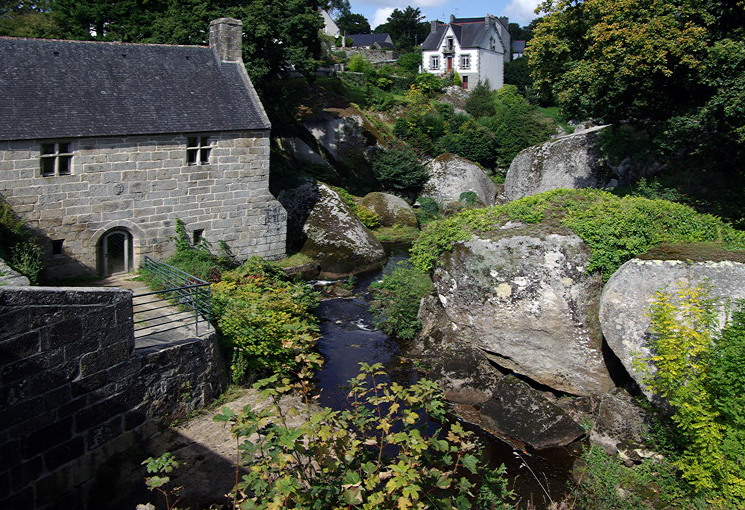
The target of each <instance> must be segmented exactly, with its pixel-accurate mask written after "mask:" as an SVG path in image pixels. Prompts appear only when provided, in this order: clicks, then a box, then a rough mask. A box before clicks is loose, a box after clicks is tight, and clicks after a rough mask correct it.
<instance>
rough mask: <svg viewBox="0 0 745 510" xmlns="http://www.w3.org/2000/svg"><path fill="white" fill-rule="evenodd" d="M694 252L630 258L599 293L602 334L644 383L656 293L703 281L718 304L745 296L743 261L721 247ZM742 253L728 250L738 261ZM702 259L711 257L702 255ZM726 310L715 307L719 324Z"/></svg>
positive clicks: (744, 266)
mask: <svg viewBox="0 0 745 510" xmlns="http://www.w3.org/2000/svg"><path fill="white" fill-rule="evenodd" d="M694 251H695V250H694ZM694 251H692V252H691V253H685V252H680V254H679V255H680V260H674V259H672V260H662V259H659V258H657V259H655V258H654V254H650V257H651V258H649V259H646V260H642V259H639V258H635V259H632V260H629V261H628V262H626V263H625V264H623V265H622V266H621V267H620V268H619V269H618V271H616V272H615V273H614V274H613V276H612V277H611V278H610V280H608V283H607V284H606V285H605V288H604V289H603V293H602V296H601V298H600V326H601V328H602V331H603V335H604V336H605V339H606V341H607V342H608V346H609V347H610V348H611V350H612V351H613V352H614V353H615V355H616V356H618V358H619V359H620V360H621V363H623V365H624V367H626V370H627V371H628V373H629V374H630V375H631V376H632V377H633V378H634V380H636V382H637V383H639V384H640V386H642V388H643V387H644V382H643V380H644V377H645V374H644V372H643V371H640V370H639V368H640V367H641V366H643V365H644V364H645V363H646V362H648V360H649V358H650V357H651V352H650V349H649V347H648V345H647V343H648V340H649V338H650V331H649V327H650V322H651V319H650V316H649V311H650V307H651V305H652V302H653V301H654V299H655V293H656V292H658V291H665V292H669V293H672V294H675V293H676V292H677V290H678V288H679V286H680V285H688V286H697V285H704V286H705V287H707V288H708V289H709V296H710V297H711V298H713V299H715V300H717V301H718V302H719V303H720V304H723V305H724V304H727V303H732V302H734V301H735V300H738V299H745V263H742V262H735V261H731V260H724V257H726V256H727V252H722V251H720V252H717V253H716V254H714V256H711V257H707V256H706V254H705V253H701V252H700V251H695V252H694ZM742 255H743V253H742V252H729V256H730V257H732V258H739V259H740V260H742ZM688 257H691V258H688ZM645 258H646V256H645ZM665 258H668V256H665ZM706 258H712V259H714V260H709V261H706V260H703V259H706ZM696 259H699V260H698V261H696ZM725 309H726V307H719V308H718V310H719V323H720V325H723V324H724V320H725ZM647 395H648V396H651V395H650V394H649V393H647Z"/></svg>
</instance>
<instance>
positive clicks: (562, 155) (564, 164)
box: [504, 126, 625, 200]
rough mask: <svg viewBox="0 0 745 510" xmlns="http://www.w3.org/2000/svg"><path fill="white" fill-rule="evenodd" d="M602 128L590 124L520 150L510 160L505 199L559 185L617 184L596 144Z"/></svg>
mask: <svg viewBox="0 0 745 510" xmlns="http://www.w3.org/2000/svg"><path fill="white" fill-rule="evenodd" d="M604 128H605V126H597V127H593V128H589V129H587V130H584V131H581V132H580V133H577V134H571V135H566V136H562V137H559V138H556V139H554V140H550V141H548V142H545V143H542V144H539V145H535V146H533V147H529V148H527V149H525V150H523V151H522V152H520V153H519V154H518V155H517V156H516V157H515V159H514V160H512V164H510V168H509V170H508V171H507V177H506V178H505V181H504V192H505V195H506V197H507V199H508V200H517V199H518V198H522V197H526V196H530V195H536V194H538V193H542V192H544V191H549V190H552V189H558V188H605V187H612V186H613V185H618V183H619V177H618V176H616V175H614V173H613V170H612V168H611V167H610V166H609V165H608V164H607V163H606V161H605V158H604V157H603V156H602V155H601V154H600V152H599V151H598V148H597V143H598V139H599V136H600V132H601V130H602V129H604ZM614 180H615V182H612V181H614ZM622 184H625V183H622Z"/></svg>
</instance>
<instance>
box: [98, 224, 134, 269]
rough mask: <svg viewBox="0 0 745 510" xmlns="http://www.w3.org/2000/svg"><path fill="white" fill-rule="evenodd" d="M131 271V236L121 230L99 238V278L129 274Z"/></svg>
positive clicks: (112, 231)
mask: <svg viewBox="0 0 745 510" xmlns="http://www.w3.org/2000/svg"><path fill="white" fill-rule="evenodd" d="M132 269H133V257H132V234H130V233H129V232H128V231H126V230H123V229H115V230H111V231H109V232H107V233H106V234H104V236H103V237H102V238H101V276H111V275H113V274H117V273H129V272H130V271H131V270H132Z"/></svg>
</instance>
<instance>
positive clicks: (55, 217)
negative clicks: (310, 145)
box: [0, 131, 286, 278]
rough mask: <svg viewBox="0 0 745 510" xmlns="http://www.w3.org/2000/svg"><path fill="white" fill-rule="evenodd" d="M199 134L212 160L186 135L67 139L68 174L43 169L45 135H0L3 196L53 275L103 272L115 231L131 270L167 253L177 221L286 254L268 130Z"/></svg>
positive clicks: (250, 251) (239, 245) (233, 244)
mask: <svg viewBox="0 0 745 510" xmlns="http://www.w3.org/2000/svg"><path fill="white" fill-rule="evenodd" d="M202 136H207V137H209V143H210V144H211V146H212V148H211V151H210V156H209V163H208V164H204V165H201V164H200V165H193V166H190V165H188V164H187V136H186V135H161V136H130V137H122V138H84V139H79V140H71V141H69V143H70V151H71V152H72V154H73V156H72V169H71V173H70V175H53V176H42V175H41V169H40V156H41V143H40V142H39V141H33V140H32V141H12V142H0V175H1V176H2V179H1V180H0V195H2V196H3V197H5V199H6V200H7V202H8V203H9V204H10V205H11V206H12V208H13V210H14V211H15V212H16V213H17V214H19V215H20V216H21V217H22V218H24V219H25V220H26V221H27V224H28V225H29V226H30V227H31V228H32V229H33V230H34V231H35V233H36V234H37V235H38V236H39V237H40V239H41V240H42V243H43V246H44V248H45V251H46V255H47V261H46V263H45V266H46V267H47V276H49V277H54V278H56V277H66V276H73V275H77V274H85V273H89V274H91V273H92V274H101V272H102V269H101V266H102V262H101V260H100V259H101V256H102V255H101V248H100V244H101V239H102V237H103V236H104V235H105V234H106V233H107V232H109V231H111V230H112V229H121V230H125V231H126V232H128V233H129V234H131V236H132V239H133V252H134V253H133V258H134V260H133V262H134V264H133V267H137V266H139V264H140V263H141V260H142V256H143V255H151V256H153V257H155V258H160V259H163V258H167V257H168V256H169V255H170V254H171V253H172V251H173V243H172V242H171V240H170V238H171V237H172V236H173V235H174V226H175V222H176V219H177V218H179V219H181V220H182V221H184V223H185V224H186V228H187V230H188V231H189V232H193V231H195V230H203V234H204V237H205V238H206V239H207V240H208V241H210V242H212V243H214V244H215V245H216V243H217V242H218V241H225V242H226V243H228V246H229V247H230V248H231V250H232V252H233V253H234V254H235V255H236V256H237V257H238V258H239V259H246V258H248V257H249V256H251V255H260V256H262V257H264V258H267V259H276V258H280V257H282V256H283V255H284V252H285V236H286V225H285V220H286V215H285V212H284V209H282V206H281V205H280V204H279V202H277V201H276V200H275V199H274V198H273V197H272V195H271V194H270V193H269V133H268V131H251V132H220V133H206V134H203V135H202ZM60 240H64V241H63V243H62V253H58V254H56V255H53V241H60Z"/></svg>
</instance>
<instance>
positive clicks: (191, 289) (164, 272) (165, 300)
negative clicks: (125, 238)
mask: <svg viewBox="0 0 745 510" xmlns="http://www.w3.org/2000/svg"><path fill="white" fill-rule="evenodd" d="M143 269H145V270H147V271H149V272H150V273H151V274H153V275H154V277H155V280H156V281H157V282H158V283H160V284H162V285H165V286H166V287H167V288H166V289H163V290H156V291H152V292H143V293H141V294H136V295H134V296H132V297H133V298H142V297H148V296H151V297H153V298H155V297H156V296H159V297H158V298H157V299H150V300H148V301H145V302H141V303H138V304H137V305H134V307H135V308H137V307H146V306H147V308H144V309H142V310H134V311H133V315H135V316H137V315H138V314H139V317H142V316H143V315H144V314H145V312H150V314H149V316H148V317H145V318H139V317H138V318H137V319H135V321H134V324H135V336H137V332H138V331H139V332H142V331H143V330H145V329H148V328H150V327H152V324H151V322H153V321H157V324H156V325H157V326H167V325H170V324H178V325H176V326H173V327H169V328H167V329H159V330H158V332H164V331H172V330H174V329H178V328H183V327H190V326H194V327H195V331H196V335H197V336H199V322H200V319H201V322H207V323H209V322H210V308H211V292H210V284H209V283H208V282H205V281H204V280H201V279H199V278H197V277H196V276H194V275H190V274H189V273H186V272H184V271H182V270H180V269H178V268H176V267H173V266H170V265H168V264H165V263H163V262H160V261H158V260H155V259H153V258H151V257H148V256H147V255H145V257H144V263H143ZM161 303H162V304H161ZM153 304H157V306H154V307H153V306H149V305H153ZM174 305H177V306H180V307H182V308H185V312H186V313H190V312H193V316H190V318H189V319H186V318H180V317H178V316H175V317H174V314H173V313H168V312H166V313H162V314H161V315H157V314H155V315H154V314H153V312H157V311H159V310H163V309H172V308H173V306H174ZM158 313H160V312H158ZM191 317H193V322H187V321H191V320H192V318H191ZM142 336H144V335H142Z"/></svg>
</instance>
